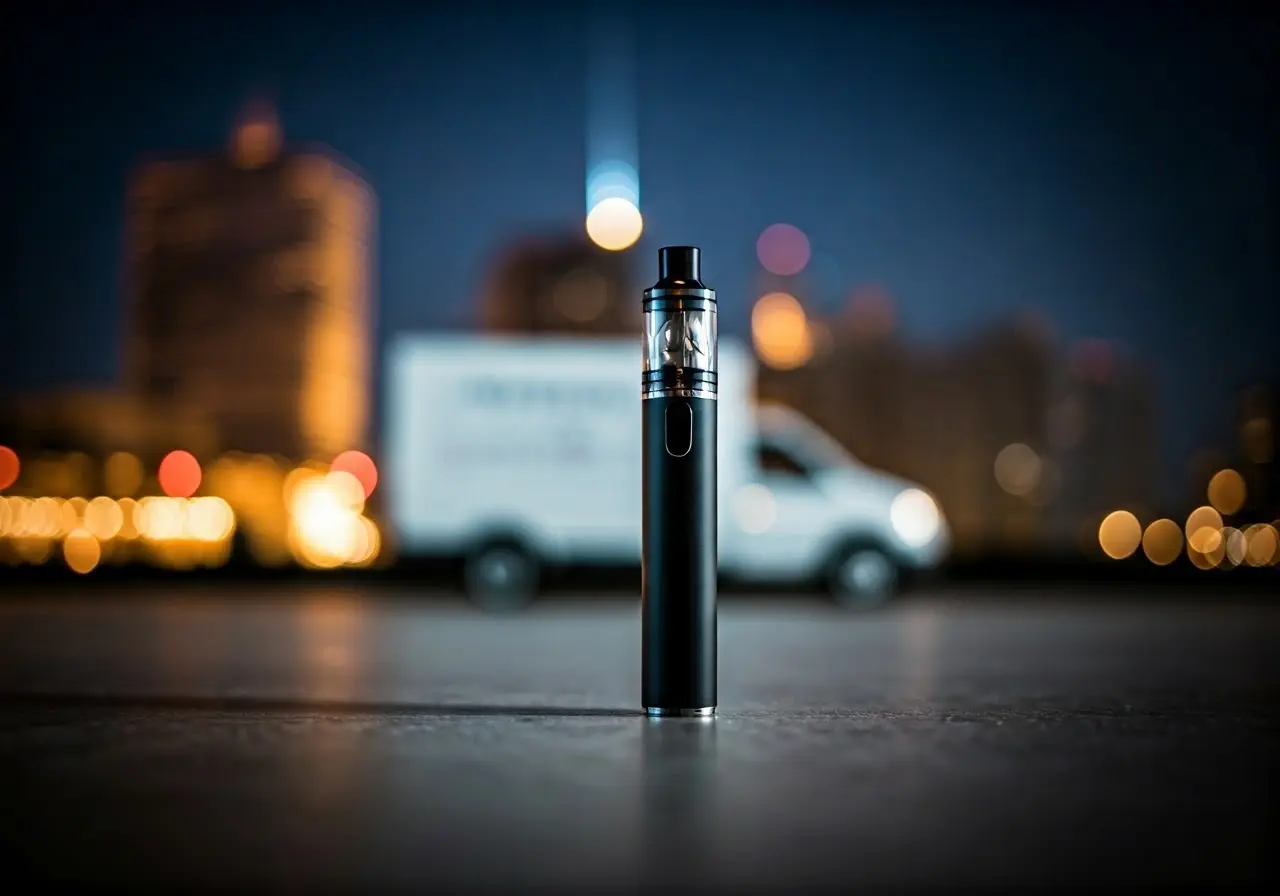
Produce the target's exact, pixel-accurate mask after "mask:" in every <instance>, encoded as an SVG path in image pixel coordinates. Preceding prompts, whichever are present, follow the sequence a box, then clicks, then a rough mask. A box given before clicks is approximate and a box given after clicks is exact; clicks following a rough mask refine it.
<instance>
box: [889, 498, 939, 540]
mask: <svg viewBox="0 0 1280 896" xmlns="http://www.w3.org/2000/svg"><path fill="white" fill-rule="evenodd" d="M889 520H890V522H892V523H893V530H894V531H895V532H897V533H898V537H899V538H901V539H902V540H903V542H904V543H906V544H907V545H909V546H910V547H913V548H918V547H922V546H923V545H926V544H928V543H929V542H930V541H932V540H933V538H934V536H936V535H937V534H938V529H939V528H941V526H942V514H941V513H940V512H939V511H938V504H937V502H936V501H934V500H933V498H931V497H930V496H929V495H927V494H926V493H924V492H923V491H921V490H920V489H918V488H909V489H907V490H905V491H903V492H902V493H900V494H899V495H898V497H896V498H894V499H893V504H892V505H890V507H889Z"/></svg>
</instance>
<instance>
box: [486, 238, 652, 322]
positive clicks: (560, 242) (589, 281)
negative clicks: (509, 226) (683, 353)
mask: <svg viewBox="0 0 1280 896" xmlns="http://www.w3.org/2000/svg"><path fill="white" fill-rule="evenodd" d="M632 254H633V253H631V252H609V251H606V250H604V249H601V248H599V247H598V246H595V245H594V244H592V243H591V242H589V241H588V240H587V239H586V238H585V237H583V238H580V239H576V238H571V237H566V238H559V239H557V238H547V239H530V240H525V241H521V242H519V243H516V244H514V245H512V246H510V247H508V248H507V249H505V250H504V251H503V252H502V253H501V254H500V256H499V257H498V259H497V260H496V262H495V263H494V265H493V268H492V273H491V275H490V279H489V281H488V283H487V284H486V285H485V287H484V290H483V292H482V295H481V301H480V315H481V319H480V324H481V327H482V329H484V330H486V331H489V332H497V333H504V332H506V333H542V334H547V335H552V334H556V335H570V334H575V333H576V334H586V333H590V334H597V335H603V334H622V333H635V332H638V331H639V329H640V321H641V309H640V292H639V289H640V286H639V284H638V283H636V282H634V276H633V266H632Z"/></svg>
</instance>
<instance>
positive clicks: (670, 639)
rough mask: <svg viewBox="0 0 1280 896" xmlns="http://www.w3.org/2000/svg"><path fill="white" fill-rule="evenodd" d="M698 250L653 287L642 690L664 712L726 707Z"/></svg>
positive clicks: (711, 367) (710, 393)
mask: <svg viewBox="0 0 1280 896" xmlns="http://www.w3.org/2000/svg"><path fill="white" fill-rule="evenodd" d="M701 254H702V253H701V252H700V251H699V250H698V249H697V248H695V247H693V246H667V247H665V248H663V249H659V250H658V282H657V283H655V284H654V285H653V286H652V287H650V288H649V289H646V290H645V291H644V370H643V373H642V375H641V382H642V386H641V397H642V399H643V400H642V401H641V402H640V404H641V407H642V408H643V410H642V412H641V413H642V415H643V418H642V419H643V424H642V426H643V441H644V462H643V467H644V473H643V476H644V514H643V515H644V546H643V556H642V576H643V585H642V608H641V614H642V631H643V634H642V638H643V643H642V645H641V651H642V659H641V663H642V666H643V668H642V671H641V678H642V685H641V698H642V701H643V704H644V708H645V711H646V712H647V713H648V714H649V715H654V716H669V715H670V716H709V715H712V714H714V713H715V708H716V294H715V291H714V290H711V289H708V288H707V287H706V286H704V285H703V283H702V281H701V280H700V279H699V277H700V267H701Z"/></svg>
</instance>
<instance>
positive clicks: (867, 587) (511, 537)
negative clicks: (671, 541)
mask: <svg viewBox="0 0 1280 896" xmlns="http://www.w3.org/2000/svg"><path fill="white" fill-rule="evenodd" d="M388 359H389V360H388V364H389V369H388V377H387V383H386V395H387V406H386V409H385V410H386V413H385V433H384V439H383V446H382V447H383V455H384V467H385V470H386V476H385V479H384V482H385V488H386V491H385V493H384V494H385V500H386V501H387V511H388V521H389V523H390V526H391V530H392V534H393V537H394V539H395V542H396V545H397V547H398V549H399V551H400V552H401V553H402V554H404V555H407V556H415V555H418V556H434V557H441V556H449V557H457V558H463V559H464V561H465V563H464V570H465V572H464V578H465V582H466V588H467V591H468V593H469V594H470V595H471V596H472V598H473V599H475V600H476V601H477V602H478V603H480V604H481V605H484V606H491V607H497V606H504V607H510V606H513V605H519V604H522V603H524V602H525V601H527V600H529V599H530V598H531V597H533V595H534V594H535V593H536V591H537V588H538V584H539V579H540V574H541V571H542V570H543V569H544V568H545V567H546V566H548V565H556V566H563V565H574V564H592V565H595V564H600V565H612V564H619V565H622V564H638V563H639V560H640V538H641V536H640V518H641V472H640V471H641V467H640V349H639V345H638V343H637V341H636V340H634V339H613V338H610V339H590V340H588V339H545V338H530V337H519V338H509V337H498V336H468V335H455V334H448V335H443V334H442V335H408V336H402V337H400V338H399V339H398V340H397V341H396V342H395V343H394V344H393V345H392V346H391V349H390V351H389V352H388ZM754 371H755V366H754V360H753V359H752V357H751V356H750V354H749V353H748V351H747V350H746V349H745V347H744V346H742V345H741V344H740V343H737V342H734V341H731V340H726V339H722V340H721V343H720V377H719V380H720V387H719V458H718V460H719V471H718V477H719V495H720V508H719V526H720V528H719V562H720V571H721V574H722V576H723V577H725V578H726V579H729V580H739V581H742V582H745V583H758V584H766V583H767V584H778V585H783V584H788V585H795V584H800V583H813V582H821V583H822V584H823V585H825V586H826V587H827V588H828V589H829V590H830V591H831V593H832V594H833V595H834V596H835V597H836V598H837V600H839V601H840V602H841V603H843V604H845V605H847V606H852V607H870V606H876V605H879V604H881V603H883V602H884V601H886V600H887V599H888V598H889V597H891V596H892V595H893V594H894V593H895V592H896V591H897V590H898V588H899V586H900V583H901V581H902V578H903V574H904V573H906V572H908V571H912V570H920V569H927V568H930V567H932V566H934V565H936V564H937V563H938V562H939V561H940V560H942V559H943V557H944V556H945V554H946V551H947V546H948V533H947V528H946V523H945V521H944V519H943V517H942V514H941V511H940V510H939V508H938V506H937V504H936V503H935V501H934V499H933V498H932V497H931V496H930V495H929V494H928V493H927V492H926V491H925V490H924V489H922V488H920V487H919V486H917V485H914V484H913V483H910V482H905V481H902V480H900V479H897V478H895V477H892V476H889V475H887V474H885V473H883V472H880V471H877V470H872V469H869V468H867V467H865V466H863V465H862V464H860V463H858V462H857V461H856V460H855V459H854V458H852V457H851V456H849V454H848V453H847V452H846V451H844V449H843V448H841V447H840V445H839V444H837V443H836V442H835V441H834V440H833V439H832V438H831V437H830V436H828V435H827V434H826V433H825V432H823V431H822V430H820V429H819V428H818V427H817V426H815V425H814V424H813V423H811V422H809V421H808V420H807V419H805V418H804V417H802V416H801V415H800V414H798V413H796V412H794V411H791V410H788V409H785V408H781V407H756V406H754V401H753V394H754V390H755V373H754Z"/></svg>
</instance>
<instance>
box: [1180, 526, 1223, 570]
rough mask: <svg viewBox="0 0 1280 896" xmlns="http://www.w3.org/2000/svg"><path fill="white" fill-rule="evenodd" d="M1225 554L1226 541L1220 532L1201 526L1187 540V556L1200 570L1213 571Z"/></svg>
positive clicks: (1219, 530)
mask: <svg viewBox="0 0 1280 896" xmlns="http://www.w3.org/2000/svg"><path fill="white" fill-rule="evenodd" d="M1226 553H1227V541H1226V539H1225V538H1223V537H1222V530H1221V529H1215V528H1213V527H1212V526H1201V527H1200V528H1199V529H1196V530H1195V531H1194V532H1193V533H1192V534H1191V536H1190V537H1189V538H1188V539H1187V556H1188V557H1189V558H1190V559H1191V562H1192V563H1194V564H1195V565H1196V566H1197V567H1199V568H1200V569H1214V568H1215V567H1217V566H1218V565H1219V564H1220V563H1222V561H1223V559H1224V558H1225V557H1226Z"/></svg>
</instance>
